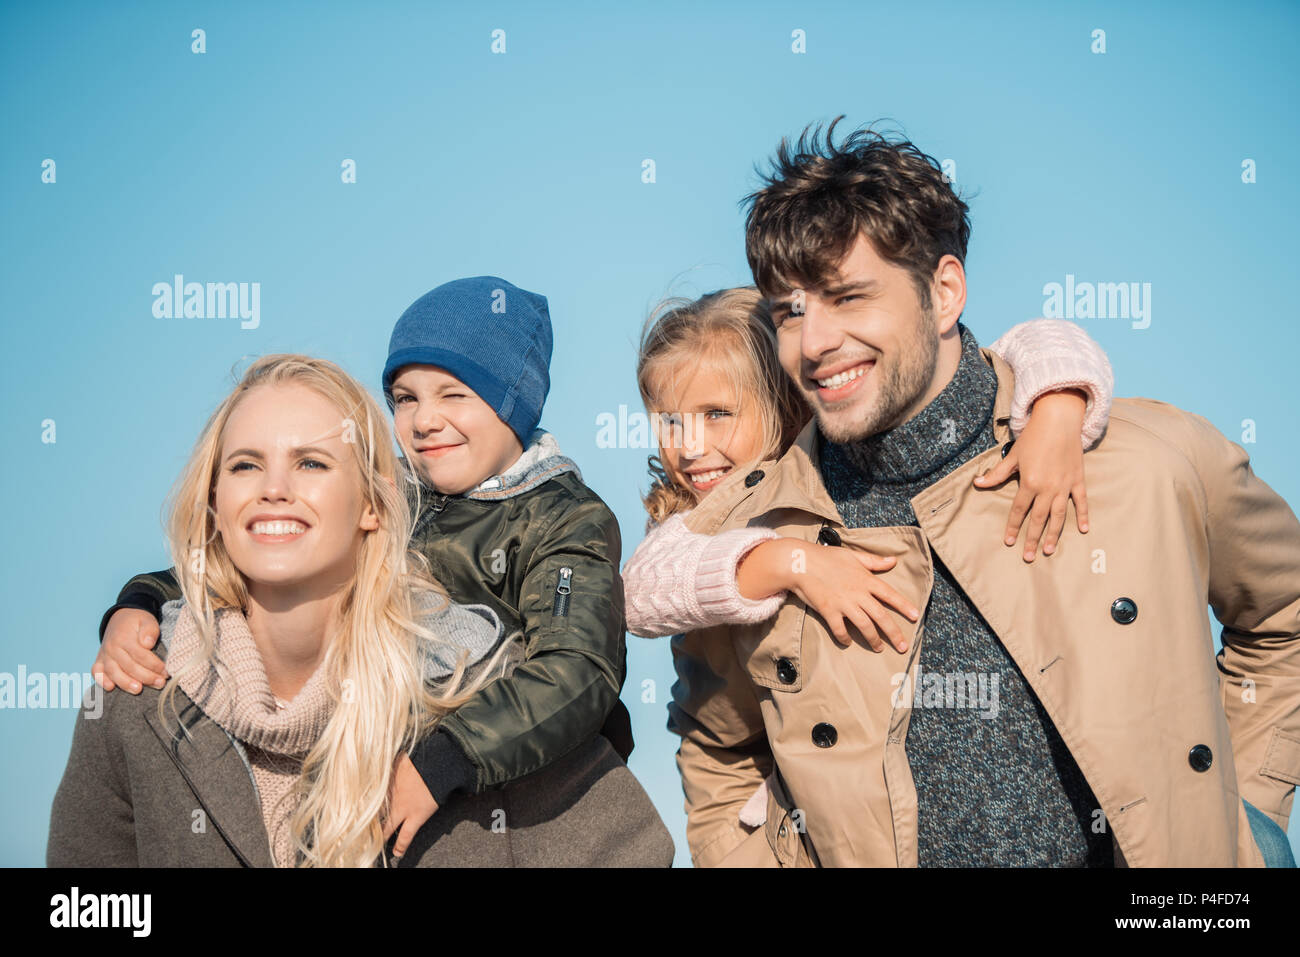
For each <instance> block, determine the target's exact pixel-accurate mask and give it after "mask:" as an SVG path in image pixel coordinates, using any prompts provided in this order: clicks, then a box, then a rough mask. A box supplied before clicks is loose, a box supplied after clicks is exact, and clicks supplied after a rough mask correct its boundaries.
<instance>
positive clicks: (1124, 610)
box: [1110, 598, 1138, 625]
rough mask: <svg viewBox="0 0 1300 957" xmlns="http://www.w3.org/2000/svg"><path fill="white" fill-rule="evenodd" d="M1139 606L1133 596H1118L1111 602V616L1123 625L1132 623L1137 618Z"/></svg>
mask: <svg viewBox="0 0 1300 957" xmlns="http://www.w3.org/2000/svg"><path fill="white" fill-rule="evenodd" d="M1137 616H1138V606H1137V602H1135V601H1134V600H1133V599H1132V598H1116V599H1115V600H1114V601H1113V602H1111V603H1110V617H1112V618H1114V619H1115V620H1116V621H1117V622H1119V623H1120V624H1121V625H1131V624H1133V622H1134V621H1136V620H1137Z"/></svg>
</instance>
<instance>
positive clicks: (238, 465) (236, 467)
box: [229, 462, 253, 472]
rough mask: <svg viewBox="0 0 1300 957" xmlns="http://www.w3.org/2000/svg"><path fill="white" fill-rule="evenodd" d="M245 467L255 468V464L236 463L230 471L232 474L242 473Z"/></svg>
mask: <svg viewBox="0 0 1300 957" xmlns="http://www.w3.org/2000/svg"><path fill="white" fill-rule="evenodd" d="M244 466H248V467H249V468H252V467H253V463H252V462H236V463H235V464H234V465H232V466H230V469H229V471H231V472H242V471H244Z"/></svg>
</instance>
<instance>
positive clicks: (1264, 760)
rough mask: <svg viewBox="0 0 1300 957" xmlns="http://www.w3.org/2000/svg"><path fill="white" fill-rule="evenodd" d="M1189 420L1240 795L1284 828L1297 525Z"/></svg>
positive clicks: (1298, 677) (1201, 425) (1294, 730)
mask: <svg viewBox="0 0 1300 957" xmlns="http://www.w3.org/2000/svg"><path fill="white" fill-rule="evenodd" d="M1187 417H1188V419H1189V420H1191V423H1192V428H1193V429H1194V430H1195V432H1196V433H1198V436H1197V439H1198V440H1197V441H1195V442H1194V444H1193V449H1194V450H1195V451H1194V454H1195V456H1196V458H1195V459H1194V464H1195V465H1196V467H1197V470H1198V471H1199V473H1200V475H1201V476H1202V479H1203V482H1204V487H1205V493H1206V504H1207V510H1206V522H1207V525H1208V530H1209V544H1210V588H1209V592H1210V607H1211V608H1212V609H1213V610H1214V615H1215V617H1216V618H1217V619H1218V620H1219V622H1220V624H1222V625H1223V633H1222V641H1223V649H1222V650H1221V651H1220V652H1219V654H1218V658H1217V661H1218V667H1219V689H1220V694H1221V697H1222V702H1223V710H1224V713H1225V714H1226V715H1227V718H1228V725H1229V728H1230V730H1231V734H1232V752H1233V762H1234V763H1235V765H1236V769H1237V779H1238V783H1239V785H1240V788H1241V796H1242V797H1243V798H1244V799H1245V800H1247V801H1249V802H1250V803H1251V804H1253V805H1255V807H1257V808H1259V809H1260V810H1261V811H1263V812H1264V813H1265V814H1267V815H1268V816H1269V817H1270V818H1272V819H1273V820H1274V821H1276V822H1277V823H1278V824H1279V825H1280V826H1281V827H1282V828H1283V829H1285V828H1286V826H1287V822H1288V820H1289V818H1290V815H1291V804H1292V800H1293V798H1294V797H1295V788H1296V785H1297V784H1300V521H1297V520H1296V516H1295V513H1294V512H1293V511H1292V510H1291V508H1290V506H1288V505H1287V503H1286V502H1285V501H1284V500H1283V499H1282V497H1281V496H1280V495H1278V494H1277V493H1276V492H1275V491H1273V489H1271V488H1270V487H1269V486H1268V485H1267V484H1265V483H1264V482H1263V481H1262V480H1261V479H1259V478H1258V477H1257V476H1256V475H1255V473H1254V471H1253V470H1252V469H1251V467H1250V458H1249V456H1247V454H1246V452H1245V450H1244V449H1243V448H1242V447H1241V446H1239V445H1237V444H1236V443H1234V442H1231V441H1229V440H1228V439H1226V438H1225V437H1224V436H1223V435H1222V434H1221V433H1220V432H1219V431H1218V430H1217V429H1215V428H1214V426H1213V425H1211V424H1210V423H1209V422H1208V421H1207V420H1205V419H1203V418H1202V417H1200V416H1198V415H1192V414H1191V413H1187Z"/></svg>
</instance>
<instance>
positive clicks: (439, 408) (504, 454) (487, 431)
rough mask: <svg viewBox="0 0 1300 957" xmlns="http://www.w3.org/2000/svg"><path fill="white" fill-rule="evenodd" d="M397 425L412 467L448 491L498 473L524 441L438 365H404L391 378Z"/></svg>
mask: <svg viewBox="0 0 1300 957" xmlns="http://www.w3.org/2000/svg"><path fill="white" fill-rule="evenodd" d="M392 394H393V427H394V430H395V431H396V432H397V440H398V442H400V443H401V446H402V450H403V451H404V452H405V453H406V456H407V458H408V459H409V460H410V462H411V464H412V466H414V467H415V468H417V469H419V471H420V474H421V475H422V476H423V477H424V479H425V480H426V481H427V482H428V483H429V484H430V485H432V486H433V487H434V488H435V489H437V490H438V491H439V492H441V493H442V494H444V495H461V494H463V493H465V492H468V491H469V490H470V489H472V488H474V487H476V486H477V485H479V484H480V483H481V482H483V480H484V479H488V478H491V477H492V476H493V475H500V474H501V473H502V472H504V471H505V470H506V469H508V468H509V467H510V466H511V465H513V464H514V463H515V462H516V461H518V459H519V457H520V456H521V455H523V453H524V449H523V445H522V444H521V443H520V441H519V437H518V436H516V435H515V433H514V431H513V430H512V429H511V428H510V426H508V425H506V424H505V423H504V422H502V421H501V419H500V417H499V416H498V415H497V414H496V411H495V410H494V409H493V408H492V407H491V406H490V405H488V404H487V403H486V402H484V401H483V399H482V398H480V397H479V395H478V394H477V393H476V392H474V390H473V389H471V388H469V387H468V386H467V385H465V383H463V382H461V381H460V379H457V378H456V377H455V376H454V375H451V374H450V373H449V372H446V371H444V370H443V369H440V368H438V367H437V366H431V365H409V366H403V367H402V368H401V369H400V370H399V371H398V373H397V375H396V376H395V377H394V378H393V384H392Z"/></svg>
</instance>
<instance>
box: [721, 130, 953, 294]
mask: <svg viewBox="0 0 1300 957" xmlns="http://www.w3.org/2000/svg"><path fill="white" fill-rule="evenodd" d="M842 119H844V117H843V116H838V117H836V118H835V119H834V120H832V121H831V124H830V127H829V129H827V130H826V133H825V137H824V142H823V137H822V131H821V127H820V126H818V127H817V128H816V129H814V128H813V127H812V126H808V127H805V129H804V131H803V133H802V135H800V137H799V141H798V143H796V144H794V145H793V146H791V144H790V143H789V141H788V140H787V139H785V138H782V140H781V144H780V146H778V147H777V151H776V156H775V157H774V158H773V159H772V161H771V165H772V169H771V172H770V173H768V174H766V175H764V174H763V173H762V172H761V171H759V176H760V178H761V179H762V181H763V186H762V187H760V188H759V189H757V190H755V191H754V192H753V193H750V194H749V195H748V196H746V197H745V198H744V199H743V200H742V201H741V202H742V205H744V204H749V205H750V209H749V213H748V215H747V216H746V217H745V255H746V256H747V257H748V259H749V267H750V269H752V270H753V273H754V284H755V285H756V286H758V288H759V291H760V292H762V293H763V295H764V296H767V297H772V296H775V295H776V294H778V293H780V292H785V291H786V290H789V289H794V288H805V287H806V288H816V287H820V286H824V285H827V284H828V283H830V282H831V281H833V280H834V278H835V276H836V272H835V267H836V266H837V265H838V264H839V262H840V261H841V260H842V259H843V258H844V257H845V256H847V255H848V253H849V250H850V249H852V248H853V244H854V242H856V241H857V237H858V233H860V232H861V233H865V234H866V236H867V238H868V239H869V240H870V241H871V244H872V246H874V247H875V250H876V252H877V253H878V254H879V255H880V256H881V258H883V259H885V260H887V261H888V262H891V263H894V264H895V265H898V266H902V267H903V268H905V269H907V270H908V272H910V273H911V275H912V282H913V284H914V285H915V286H916V289H917V294H918V296H919V297H920V299H921V305H922V307H923V308H926V309H928V308H929V307H930V282H931V280H932V279H933V277H934V269H935V267H936V266H937V265H938V264H939V260H940V259H941V258H942V257H943V256H945V255H948V254H952V255H953V256H956V257H957V258H958V259H959V260H961V262H962V264H963V265H965V262H966V243H967V242H968V241H969V240H970V218H969V216H968V215H967V214H968V212H969V208H968V207H967V205H966V203H965V202H963V201H962V200H961V199H960V198H959V197H958V196H957V194H956V192H955V191H954V190H953V188H952V186H951V185H950V184H949V183H948V181H947V179H946V178H945V177H944V174H943V172H942V170H941V169H940V167H939V164H938V162H936V161H935V159H934V158H933V157H931V156H928V155H927V154H925V153H923V152H921V151H920V150H919V149H917V147H916V146H914V145H913V144H912V143H910V142H908V141H907V140H906V139H903V138H901V137H899V138H892V139H891V138H889V137H887V136H885V135H883V134H881V133H878V132H876V131H874V130H872V129H870V128H869V127H865V128H862V129H858V130H855V131H854V132H853V133H852V134H850V135H849V137H848V138H847V139H845V140H844V142H842V143H840V144H839V145H838V146H837V145H836V144H835V142H834V134H835V126H836V124H838V123H839V122H840V120H842Z"/></svg>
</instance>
